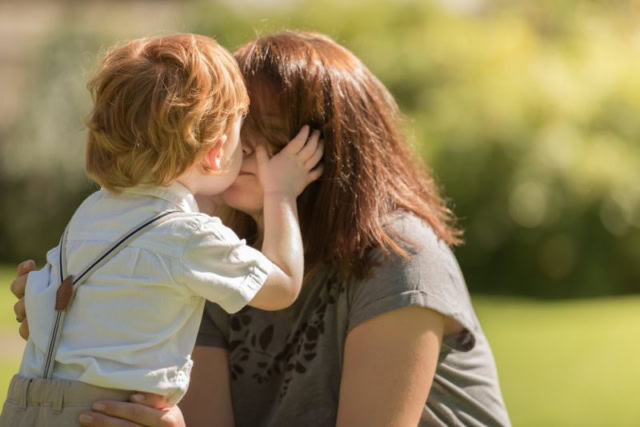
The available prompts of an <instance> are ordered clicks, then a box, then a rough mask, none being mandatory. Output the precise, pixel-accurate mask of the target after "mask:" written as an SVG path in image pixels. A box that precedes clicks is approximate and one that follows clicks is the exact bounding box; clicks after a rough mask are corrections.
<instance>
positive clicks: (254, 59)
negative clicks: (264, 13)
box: [226, 31, 461, 279]
mask: <svg viewBox="0 0 640 427" xmlns="http://www.w3.org/2000/svg"><path fill="white" fill-rule="evenodd" d="M234 56H235V58H236V60H237V61H238V64H239V66H240V69H241V71H242V74H243V76H244V78H245V83H246V85H247V90H248V92H249V97H250V99H251V108H250V110H249V115H248V117H247V120H246V124H245V126H253V127H255V130H256V131H258V132H261V133H262V134H263V135H265V137H266V138H267V141H269V143H271V144H273V145H275V146H276V147H275V148H276V149H277V148H281V147H282V146H283V145H284V144H286V143H287V142H288V141H289V140H290V139H291V138H293V136H294V135H296V133H297V132H298V131H299V129H300V128H301V127H302V126H303V125H305V124H309V125H310V126H311V128H312V129H313V128H315V129H319V130H320V131H321V132H322V138H323V139H324V157H323V165H324V173H323V175H322V176H321V177H320V179H319V180H317V181H316V182H314V183H312V184H310V185H309V186H308V187H307V188H306V189H305V190H304V192H303V193H302V194H301V195H300V197H299V199H298V211H299V218H300V226H301V231H302V238H303V242H304V251H305V272H306V273H309V272H312V271H313V270H314V269H315V268H316V267H318V266H320V265H321V264H323V263H326V264H329V265H333V266H334V267H336V268H337V270H338V272H339V274H340V276H341V277H342V278H343V279H349V278H356V279H362V278H365V277H367V275H368V273H369V271H370V270H371V268H372V267H373V266H374V265H376V262H377V261H376V260H374V259H373V257H371V256H370V250H371V249H372V248H379V249H381V250H382V252H383V254H385V255H390V254H392V253H393V254H397V255H400V256H402V257H406V256H407V254H406V252H405V251H404V250H403V249H402V248H401V247H400V245H399V244H398V239H396V238H394V236H393V235H392V233H391V231H390V230H389V228H388V227H386V226H385V225H386V224H387V223H388V220H389V219H390V215H391V214H394V213H397V212H403V211H404V212H408V213H412V214H414V215H415V216H417V217H419V218H421V219H422V220H424V221H425V222H427V223H428V224H429V225H430V226H431V227H432V228H433V230H434V231H435V232H436V234H437V235H438V236H439V238H440V239H442V240H444V241H445V242H446V243H447V244H449V245H455V244H458V243H460V242H461V231H459V230H458V229H456V227H455V218H454V216H453V214H452V212H451V211H450V210H449V209H448V208H447V206H446V204H445V202H444V200H443V199H442V197H441V196H440V193H439V191H438V187H437V185H436V183H435V182H434V179H433V177H432V176H431V174H430V173H429V172H428V171H427V170H426V168H425V167H424V165H423V164H422V163H421V162H420V161H419V159H418V158H417V155H416V154H415V153H414V152H413V150H412V149H411V147H410V146H409V145H408V143H407V141H406V140H405V135H404V133H403V131H402V117H401V114H400V112H399V109H398V106H397V104H396V102H395V101H394V99H393V97H392V96H391V94H390V93H389V91H388V90H387V89H386V88H385V87H384V85H383V84H382V83H381V82H380V81H379V80H378V79H377V78H376V77H375V76H374V75H373V74H372V73H371V72H370V71H369V70H368V69H367V67H366V66H365V65H364V64H362V62H361V61H360V60H359V59H358V58H357V57H356V56H355V55H353V54H352V53H351V52H350V51H348V50H347V49H345V48H344V47H342V46H340V45H338V44H337V43H336V42H335V41H333V40H332V39H331V38H329V37H327V36H324V35H321V34H314V33H303V32H292V31H287V32H282V33H277V34H273V35H269V36H265V37H261V38H259V39H257V40H255V41H252V42H249V43H247V44H245V45H244V46H242V47H240V48H239V49H238V50H237V51H236V52H235V54H234ZM246 142H247V141H245V143H246ZM226 223H227V224H228V225H229V226H231V227H232V228H234V229H235V230H236V231H237V232H239V234H241V236H242V237H247V238H249V239H251V237H252V234H253V235H255V225H254V224H252V220H251V219H250V218H249V217H248V216H246V215H243V214H241V213H239V212H237V211H232V212H231V214H230V215H229V217H228V218H226Z"/></svg>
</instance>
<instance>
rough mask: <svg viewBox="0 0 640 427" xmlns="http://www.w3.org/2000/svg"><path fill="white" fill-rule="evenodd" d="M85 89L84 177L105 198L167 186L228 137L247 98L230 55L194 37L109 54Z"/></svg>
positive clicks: (142, 42)
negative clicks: (107, 192)
mask: <svg viewBox="0 0 640 427" xmlns="http://www.w3.org/2000/svg"><path fill="white" fill-rule="evenodd" d="M88 89H89V91H90V92H91V96H92V98H93V103H94V106H93V109H92V111H91V113H90V114H89V116H88V118H87V120H86V125H87V128H88V130H89V132H88V137H87V151H86V171H87V174H88V176H89V177H90V178H91V179H92V180H94V181H95V182H97V183H98V184H99V185H100V186H102V187H104V188H105V189H107V190H110V191H116V192H117V191H119V190H120V189H122V188H126V187H133V186H136V185H138V184H144V185H168V184H170V183H171V182H173V181H174V180H175V179H176V178H177V177H178V176H180V175H181V174H182V173H183V172H184V171H185V170H186V169H187V168H188V167H190V166H191V165H193V164H194V163H195V162H196V161H198V160H199V159H200V158H201V157H202V156H203V155H204V154H205V153H206V152H207V151H208V150H209V149H210V148H212V147H213V146H215V144H217V143H218V142H219V140H220V138H221V137H222V135H223V134H225V133H226V132H228V131H230V129H231V126H232V125H233V121H234V120H235V118H236V116H238V115H239V114H244V113H246V111H247V110H248V106H249V98H248V96H247V91H246V88H245V86H244V82H243V80H242V75H241V74H240V70H239V69H238V65H237V63H236V61H235V60H234V59H233V57H232V56H231V54H230V53H229V52H228V51H227V50H225V49H224V48H223V47H221V46H220V45H219V44H218V43H217V42H216V41H215V40H213V39H211V38H209V37H205V36H199V35H194V34H175V35H168V36H160V37H153V38H142V39H138V40H133V41H130V42H128V43H127V44H126V45H124V46H121V47H117V48H114V49H112V50H111V51H109V52H108V53H107V54H106V56H105V57H104V59H103V60H102V62H101V64H100V67H99V70H98V71H97V73H96V75H95V77H94V78H93V79H92V80H91V81H90V82H89V84H88Z"/></svg>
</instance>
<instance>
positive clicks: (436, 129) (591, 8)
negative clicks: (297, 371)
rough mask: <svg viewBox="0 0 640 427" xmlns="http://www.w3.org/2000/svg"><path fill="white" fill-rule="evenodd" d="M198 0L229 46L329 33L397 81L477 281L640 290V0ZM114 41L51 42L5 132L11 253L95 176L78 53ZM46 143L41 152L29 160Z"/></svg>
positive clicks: (0, 182) (388, 80) (199, 12)
mask: <svg viewBox="0 0 640 427" xmlns="http://www.w3.org/2000/svg"><path fill="white" fill-rule="evenodd" d="M185 7H186V14H187V15H186V16H188V18H187V21H188V24H186V27H185V28H180V30H181V31H193V32H198V33H203V34H208V35H211V36H214V37H215V38H216V39H218V40H219V41H220V42H221V43H222V44H224V45H225V46H227V47H228V48H229V49H231V50H232V49H234V48H236V47H238V46H239V45H241V44H242V43H243V42H246V41H247V40H250V39H252V38H254V37H256V36H257V35H260V34H263V33H267V32H271V31H277V30H281V29H286V28H293V29H303V30H312V31H319V32H323V33H327V34H329V35H331V36H332V37H333V38H335V39H336V40H337V41H338V42H340V43H342V44H344V45H345V46H347V47H348V48H350V49H351V50H352V51H353V52H354V53H355V54H356V55H358V56H359V57H360V58H361V59H362V60H363V62H364V63H365V64H367V66H369V67H370V68H371V70H372V71H373V72H374V73H375V74H376V75H377V76H378V77H380V79H381V80H382V81H383V82H384V83H385V84H386V85H387V86H388V87H389V89H390V90H391V92H392V93H393V94H394V96H395V97H396V98H397V100H398V102H399V104H400V106H401V108H402V110H403V112H404V113H405V114H406V116H407V117H408V118H409V121H408V132H409V133H410V134H411V135H412V137H413V140H414V141H415V143H416V150H417V152H418V153H419V154H420V155H422V156H423V157H424V158H425V160H426V161H427V163H428V164H429V165H430V166H431V167H432V168H433V170H434V171H435V174H436V176H437V178H438V180H439V182H440V183H441V185H442V186H443V189H444V192H445V194H446V195H447V196H448V198H449V199H450V200H451V201H452V207H453V208H454V210H455V212H456V213H457V214H458V215H459V217H460V222H461V225H462V226H463V227H464V228H465V229H466V240H467V243H466V245H465V246H463V247H461V248H460V249H458V250H457V254H458V256H459V259H460V262H461V264H462V267H463V270H464V271H465V274H466V276H467V279H468V282H469V286H470V288H471V289H472V291H476V292H478V291H482V292H492V293H515V294H524V295H534V296H540V297H573V296H596V295H605V294H619V293H630V292H638V291H640V263H638V262H637V260H638V259H640V185H638V182H640V167H639V166H638V165H640V145H639V141H640V120H637V116H638V114H639V113H640V73H638V72H637V71H636V70H639V69H640V30H638V28H640V27H639V26H638V22H640V14H639V12H638V3H637V2H634V1H631V0H628V1H624V0H616V1H613V2H612V1H607V2H604V1H597V0H590V1H578V0H569V1H564V2H557V1H552V0H543V1H538V2H530V1H526V0H516V1H506V0H501V1H498V0H495V1H488V0H486V1H482V0H476V1H447V0H441V1H440V2H425V1H421V0H402V1H398V2H389V1H381V0H372V1H367V2H365V1H355V2H344V1H337V0H332V1H328V2H313V1H310V0H305V1H295V2H294V1H281V2H279V3H276V4H275V6H274V4H272V3H271V2H257V1H248V0H245V1H242V2H229V3H228V5H227V6H223V5H221V4H220V3H213V2H209V1H202V2H195V3H189V4H188V6H185ZM71 25H72V23H71ZM78 43H83V46H82V47H81V48H79V47H78ZM92 43H93V44H92ZM98 45H100V43H99V41H97V40H95V41H90V38H86V37H82V40H81V41H79V40H78V37H77V36H74V37H69V36H64V35H61V36H60V37H58V38H57V39H56V40H54V41H52V42H51V45H50V46H48V47H47V49H46V50H45V51H44V52H43V55H42V58H43V59H42V63H41V68H42V73H41V74H39V78H38V81H37V83H36V84H34V88H33V89H34V92H33V94H32V97H33V101H32V103H31V108H30V109H29V111H28V114H26V115H25V119H24V120H23V122H22V123H21V124H20V125H19V126H18V127H17V128H16V129H14V130H12V131H11V132H10V134H9V135H7V136H6V138H7V140H9V141H11V144H7V146H9V145H10V146H11V149H8V151H7V152H6V153H4V162H5V163H10V164H13V165H14V168H13V169H14V172H10V173H7V172H6V171H5V172H3V173H2V174H1V175H2V176H0V188H1V189H2V197H3V202H2V203H3V208H2V210H1V213H0V215H2V222H1V224H2V225H1V226H0V237H1V238H2V239H3V241H7V242H8V244H6V245H4V247H3V248H2V249H1V250H0V251H1V252H0V256H2V258H3V259H5V260H7V261H14V260H17V259H20V258H23V257H24V256H26V255H31V256H38V255H39V254H43V253H44V250H46V249H47V248H48V247H51V246H52V245H54V244H55V243H56V240H57V236H58V235H59V233H60V231H61V230H62V227H63V224H64V223H65V222H66V221H67V219H68V217H69V215H70V214H71V213H72V212H73V209H75V207H76V203H77V201H78V200H80V198H81V197H82V195H83V194H84V193H86V192H87V191H90V189H91V187H90V186H89V185H88V184H87V181H86V179H85V178H83V177H82V173H81V164H82V155H81V154H80V153H81V150H80V148H79V147H80V146H81V143H82V135H81V132H80V129H81V125H80V123H81V121H80V119H81V117H82V116H83V115H84V114H86V111H87V108H88V102H87V99H86V95H85V94H84V93H85V91H84V89H83V87H84V82H85V80H86V78H85V77H80V75H79V73H78V69H79V66H78V63H79V59H78V58H79V55H78V53H77V52H79V51H81V50H82V51H84V50H88V51H91V52H96V51H97V46H98ZM54 52H57V53H54ZM70 52H71V53H70ZM51 55H53V56H51ZM65 55H66V56H65ZM69 55H71V56H69ZM49 57H51V58H53V59H47V58H49ZM55 58H58V60H57V61H56V60H55ZM83 97H84V98H83ZM27 141H28V142H27ZM33 147H38V148H37V150H40V151H39V153H38V154H37V157H34V158H33V159H32V161H31V163H29V164H26V163H19V165H20V166H19V167H18V166H17V165H18V163H16V162H18V161H20V162H22V160H24V159H25V158H28V157H29V156H30V154H27V153H31V152H32V151H29V150H33ZM71 153H73V154H71ZM72 159H75V160H72ZM16 171H17V172H16ZM61 200H64V203H61V202H60V201H61ZM9 201H10V203H9ZM18 207H19V208H18ZM43 213H44V215H43ZM32 236H38V237H39V239H35V238H33V237H32ZM5 239H7V240H5Z"/></svg>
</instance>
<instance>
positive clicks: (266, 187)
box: [256, 125, 324, 197]
mask: <svg viewBox="0 0 640 427" xmlns="http://www.w3.org/2000/svg"><path fill="white" fill-rule="evenodd" d="M323 153H324V143H323V141H322V140H321V139H320V132H319V131H317V130H314V131H311V129H310V128H309V126H307V125H305V126H303V127H302V129H301V130H300V132H298V135H296V136H295V137H294V138H293V139H292V140H291V141H290V142H289V143H288V144H287V145H286V147H284V148H283V149H282V150H281V151H280V152H279V153H278V154H276V155H274V156H273V157H271V158H269V155H268V154H267V150H266V148H265V147H264V146H262V145H258V146H256V160H257V162H258V177H259V179H260V183H261V184H262V188H263V191H264V194H265V195H268V194H272V193H278V194H286V195H292V196H294V197H298V196H299V195H300V193H302V191H303V190H304V189H305V187H306V186H307V185H309V184H310V183H312V182H313V181H315V180H316V179H318V178H319V177H320V176H321V175H322V164H321V163H320V160H322V155H323Z"/></svg>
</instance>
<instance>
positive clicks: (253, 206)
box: [222, 186, 262, 217]
mask: <svg viewBox="0 0 640 427" xmlns="http://www.w3.org/2000/svg"><path fill="white" fill-rule="evenodd" d="M222 200H223V201H224V204H225V205H227V206H229V207H230V208H233V209H236V210H239V211H241V212H244V213H246V214H247V215H250V216H252V217H255V216H257V215H260V213H261V212H262V197H253V195H252V194H247V193H245V192H240V191H235V190H234V189H233V186H231V187H230V188H229V189H228V190H227V191H225V192H224V193H222Z"/></svg>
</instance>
